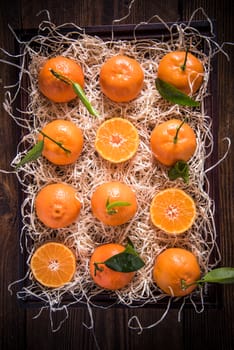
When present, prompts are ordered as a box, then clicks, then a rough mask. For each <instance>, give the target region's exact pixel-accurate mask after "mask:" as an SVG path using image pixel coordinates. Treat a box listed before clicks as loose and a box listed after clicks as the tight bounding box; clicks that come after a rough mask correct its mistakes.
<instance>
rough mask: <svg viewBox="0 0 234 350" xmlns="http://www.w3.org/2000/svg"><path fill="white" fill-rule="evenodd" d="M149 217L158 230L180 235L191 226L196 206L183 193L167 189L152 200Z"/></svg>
mask: <svg viewBox="0 0 234 350" xmlns="http://www.w3.org/2000/svg"><path fill="white" fill-rule="evenodd" d="M150 216H151V220H152V222H153V224H154V225H155V226H156V227H158V228H159V229H161V230H163V231H164V232H166V233H169V234H180V233H183V232H185V231H187V230H188V229H189V228H190V227H191V226H192V225H193V223H194V220H195V217H196V205H195V202H194V200H193V199H192V197H191V196H189V195H188V194H187V193H186V192H185V191H183V190H181V189H178V188H168V189H165V190H163V191H160V192H159V193H157V194H156V195H155V197H154V198H153V200H152V202H151V206H150Z"/></svg>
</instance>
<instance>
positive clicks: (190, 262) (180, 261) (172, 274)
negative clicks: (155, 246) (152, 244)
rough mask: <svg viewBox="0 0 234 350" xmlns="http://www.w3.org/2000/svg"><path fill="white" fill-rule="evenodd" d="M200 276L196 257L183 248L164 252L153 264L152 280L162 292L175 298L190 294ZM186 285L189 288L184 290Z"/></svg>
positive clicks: (169, 249)
mask: <svg viewBox="0 0 234 350" xmlns="http://www.w3.org/2000/svg"><path fill="white" fill-rule="evenodd" d="M200 275H201V272H200V267H199V264H198V261H197V258H196V256H195V255H194V254H193V253H192V252H190V251H189V250H186V249H183V248H168V249H166V250H164V251H163V252H162V253H161V254H159V255H158V256H157V258H156V260H155V263H154V268H153V280H154V281H155V283H156V284H157V286H158V287H159V288H160V289H161V290H162V291H164V292H165V293H166V294H169V295H172V296H175V297H177V296H185V295H188V294H190V293H191V292H192V291H193V290H194V289H195V288H196V286H197V285H196V281H197V280H199V278H200ZM190 284H192V285H190ZM186 285H189V286H188V287H187V288H185V286H186Z"/></svg>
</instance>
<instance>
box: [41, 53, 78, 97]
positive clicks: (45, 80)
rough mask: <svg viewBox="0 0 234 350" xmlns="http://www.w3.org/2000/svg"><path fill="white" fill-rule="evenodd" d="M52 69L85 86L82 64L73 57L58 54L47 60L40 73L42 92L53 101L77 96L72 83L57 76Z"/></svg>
mask: <svg viewBox="0 0 234 350" xmlns="http://www.w3.org/2000/svg"><path fill="white" fill-rule="evenodd" d="M51 69H52V70H54V71H55V72H57V73H59V74H61V75H63V76H64V77H66V78H68V79H70V80H71V81H73V82H75V83H78V84H79V85H80V86H81V87H82V88H83V87H84V73H83V70H82V68H81V66H80V65H79V64H78V63H77V62H76V61H74V60H73V59H71V58H68V57H63V56H56V57H53V58H50V59H48V60H46V61H45V63H44V64H43V66H42V68H41V69H40V71H39V75H38V87H39V90H40V91H41V93H42V94H43V95H44V96H46V97H47V98H48V99H49V100H51V101H53V102H69V101H71V100H73V99H74V98H76V97H77V95H76V93H75V91H74V90H73V88H72V86H71V85H70V84H67V83H65V82H63V81H61V80H59V79H58V78H56V77H55V76H54V75H53V74H52V72H51Z"/></svg>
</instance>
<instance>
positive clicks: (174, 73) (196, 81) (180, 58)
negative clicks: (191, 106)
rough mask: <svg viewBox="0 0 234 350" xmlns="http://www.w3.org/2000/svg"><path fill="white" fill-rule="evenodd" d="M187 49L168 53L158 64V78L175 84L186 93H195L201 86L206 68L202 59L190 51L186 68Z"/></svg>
mask: <svg viewBox="0 0 234 350" xmlns="http://www.w3.org/2000/svg"><path fill="white" fill-rule="evenodd" d="M185 56H186V52H185V51H173V52H169V53H168V54H166V55H165V56H164V57H163V58H162V59H161V61H160V62H159V65H158V78H160V79H162V80H164V81H166V82H167V83H169V84H171V85H173V86H175V87H176V88H177V89H179V90H180V91H182V92H184V93H185V94H187V95H188V94H194V93H195V92H196V91H197V90H198V89H199V88H200V86H201V84H202V81H203V76H204V68H203V65H202V63H201V61H200V60H199V59H198V58H197V57H195V56H194V55H192V54H191V53H190V52H188V55H187V61H186V65H185V69H184V70H183V69H182V66H183V64H184V61H185Z"/></svg>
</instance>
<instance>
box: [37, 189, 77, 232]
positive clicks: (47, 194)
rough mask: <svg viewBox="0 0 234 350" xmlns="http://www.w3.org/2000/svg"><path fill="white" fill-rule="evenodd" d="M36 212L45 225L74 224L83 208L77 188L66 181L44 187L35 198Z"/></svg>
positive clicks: (55, 226)
mask: <svg viewBox="0 0 234 350" xmlns="http://www.w3.org/2000/svg"><path fill="white" fill-rule="evenodd" d="M35 209H36V214H37V216H38V218H39V220H40V221H41V222H43V224H44V225H46V226H47V227H50V228H63V227H66V226H69V225H70V224H72V223H73V222H74V221H75V220H76V219H77V217H78V215H79V213H80V209H81V203H80V200H79V199H78V198H77V192H76V189H75V188H73V187H72V186H70V185H67V184H64V183H54V184H49V185H46V186H45V187H43V188H42V189H41V190H40V191H39V192H38V194H37V195H36V198H35Z"/></svg>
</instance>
